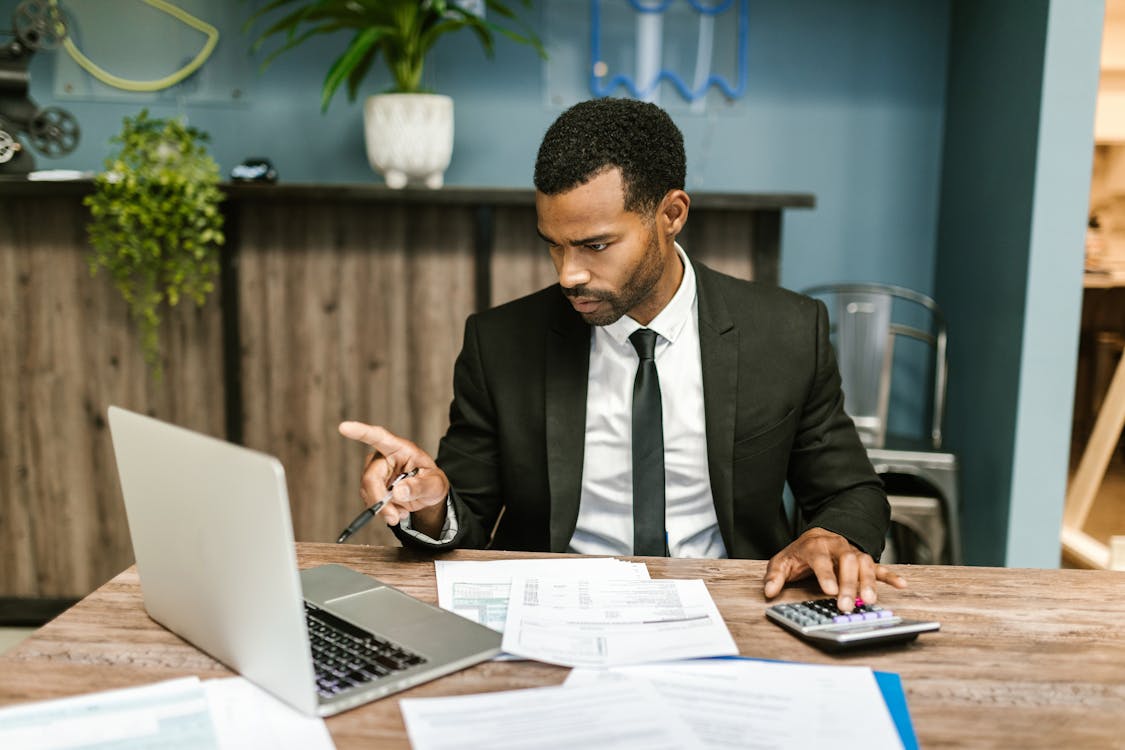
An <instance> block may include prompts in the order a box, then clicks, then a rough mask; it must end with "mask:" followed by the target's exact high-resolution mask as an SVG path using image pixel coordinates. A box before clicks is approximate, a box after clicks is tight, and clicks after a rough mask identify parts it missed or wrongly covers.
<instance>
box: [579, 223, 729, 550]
mask: <svg viewBox="0 0 1125 750" xmlns="http://www.w3.org/2000/svg"><path fill="white" fill-rule="evenodd" d="M676 250H677V251H678V253H679V256H680V258H681V260H682V261H683V264H684V277H683V280H682V281H681V282H680V287H679V289H677V290H676V293H675V295H673V297H672V299H671V301H669V302H668V304H667V306H665V308H664V309H663V310H661V311H660V313H659V314H658V315H657V316H656V317H655V318H654V319H653V320H652V322H650V323H649V324H648V326H647V327H648V328H650V329H652V330H653V331H655V332H656V333H657V338H656V371H657V376H658V377H659V379H660V393H661V398H660V404H661V414H662V417H663V422H664V486H665V509H664V517H665V529H666V530H667V532H668V549H669V551H670V552H671V554H672V556H673V557H708V558H716V557H726V556H727V553H726V547H725V546H724V545H723V540H722V537H721V535H720V534H719V526H718V520H717V518H716V516H715V503H714V500H713V499H712V497H711V479H710V476H709V475H708V473H707V430H706V420H705V418H704V412H703V366H702V363H701V360H700V355H699V309H698V308H699V305H698V300H697V294H696V288H695V270H694V269H693V268H692V267H691V261H689V260H688V258H687V255H686V254H684V251H683V249H682V248H681V247H680V246H679V245H678V244H677V245H676ZM642 327H644V326H642V325H641V324H640V323H638V322H637V321H635V320H633V319H632V318H630V317H629V316H627V315H626V316H624V317H622V318H621V319H619V320H618V321H617V322H615V323H612V324H610V325H607V326H595V327H594V329H593V335H592V336H591V337H590V371H589V375H588V383H587V391H586V446H585V454H584V458H583V463H582V499H581V502H580V504H579V506H578V526H577V528H576V529H575V531H574V536H573V537H572V538H571V540H570V551H571V552H578V553H581V554H585V555H629V554H632V552H633V460H632V443H633V437H632V419H633V417H632V414H633V381H634V380H635V378H636V374H637V365H638V362H639V358H638V356H637V351H636V349H634V348H633V345H632V343H630V341H629V336H630V334H632V333H633V332H634V331H636V330H637V329H639V328H642Z"/></svg>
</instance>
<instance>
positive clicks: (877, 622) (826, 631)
mask: <svg viewBox="0 0 1125 750" xmlns="http://www.w3.org/2000/svg"><path fill="white" fill-rule="evenodd" d="M766 617H768V618H769V619H771V620H773V621H774V622H775V623H777V624H778V625H780V626H782V627H783V628H786V629H788V630H790V631H791V632H792V633H793V634H795V635H796V636H798V637H799V638H803V639H804V640H806V641H808V642H809V643H812V644H813V645H814V646H817V647H818V648H821V649H824V650H825V651H840V650H843V649H850V648H858V647H861V646H882V645H887V644H892V643H902V642H905V641H912V640H914V639H915V638H917V637H918V634H919V633H929V632H932V631H935V630H938V629H939V628H940V627H941V625H939V624H938V623H936V622H930V621H925V620H905V619H903V618H901V617H899V616H898V615H896V614H895V613H894V612H892V611H891V610H889V609H884V608H882V607H880V606H878V605H875V604H865V603H864V601H863V600H862V599H856V600H855V609H854V610H852V611H851V612H841V611H840V610H839V609H837V608H836V600H835V599H810V600H809V601H807V602H788V603H785V604H775V605H773V606H772V607H768V608H766Z"/></svg>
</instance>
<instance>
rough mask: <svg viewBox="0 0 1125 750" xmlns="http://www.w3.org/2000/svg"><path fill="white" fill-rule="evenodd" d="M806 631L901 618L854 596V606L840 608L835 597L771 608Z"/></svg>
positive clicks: (889, 621)
mask: <svg viewBox="0 0 1125 750" xmlns="http://www.w3.org/2000/svg"><path fill="white" fill-rule="evenodd" d="M770 609H771V610H773V611H774V612H776V613H777V614H778V615H780V616H781V617H783V618H784V619H785V620H787V621H788V623H787V624H789V625H790V626H796V628H797V629H799V630H801V631H803V632H806V633H808V632H812V631H815V630H835V629H846V628H850V627H854V626H856V625H860V624H864V623H871V622H880V623H886V624H889V623H892V622H898V621H899V618H898V617H896V616H895V614H894V613H893V612H892V611H891V610H889V609H883V608H882V607H880V606H878V605H876V604H866V603H865V602H864V601H863V600H862V599H856V600H855V609H854V610H852V611H851V612H841V611H840V610H839V608H837V606H836V600H835V599H811V600H809V601H807V602H792V603H788V604H777V605H775V606H773V607H771V608H770Z"/></svg>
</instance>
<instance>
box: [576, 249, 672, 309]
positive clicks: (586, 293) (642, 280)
mask: <svg viewBox="0 0 1125 750" xmlns="http://www.w3.org/2000/svg"><path fill="white" fill-rule="evenodd" d="M664 265H665V261H664V255H663V254H662V253H661V252H660V243H659V241H658V240H657V238H656V232H655V231H653V232H651V233H650V234H649V241H648V245H647V246H646V247H645V252H644V254H643V255H642V256H641V257H640V260H638V261H637V264H636V265H635V266H633V268H632V269H631V271H630V273H629V277H628V278H627V279H626V280H625V283H624V284H623V285H622V286H621V288H620V289H618V290H617V291H615V292H610V291H600V290H597V289H590V288H589V287H587V286H584V285H580V286H576V287H571V288H569V289H566V288H564V289H563V294H565V295H566V296H567V297H583V298H585V299H596V300H600V301H601V302H604V303H606V304H604V305H602V306H601V308H600V309H598V310H596V311H594V312H591V313H584V312H580V313H579V315H581V316H582V319H583V320H584V321H586V323H587V324H588V325H592V326H607V325H610V324H611V323H616V322H617V321H618V320H620V319H621V316H622V315H625V313H627V312H629V311H630V310H632V309H633V308H635V307H637V306H638V305H640V304H641V303H642V302H644V301H645V299H646V298H647V297H648V296H649V295H650V294H652V291H653V289H655V288H656V284H657V282H659V281H660V277H661V276H663V275H664Z"/></svg>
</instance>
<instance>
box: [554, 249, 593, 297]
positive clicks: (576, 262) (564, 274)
mask: <svg viewBox="0 0 1125 750" xmlns="http://www.w3.org/2000/svg"><path fill="white" fill-rule="evenodd" d="M554 261H555V270H556V271H557V272H558V274H559V284H560V285H561V286H562V287H563V288H564V289H573V288H574V287H576V286H581V285H582V284H588V283H590V271H589V269H588V268H586V266H585V264H583V262H582V258H581V254H580V253H578V252H576V251H575V250H573V249H570V248H564V249H562V250H560V251H559V252H558V253H557V254H556V255H555V258H554Z"/></svg>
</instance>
